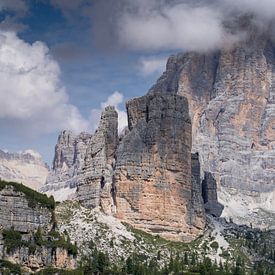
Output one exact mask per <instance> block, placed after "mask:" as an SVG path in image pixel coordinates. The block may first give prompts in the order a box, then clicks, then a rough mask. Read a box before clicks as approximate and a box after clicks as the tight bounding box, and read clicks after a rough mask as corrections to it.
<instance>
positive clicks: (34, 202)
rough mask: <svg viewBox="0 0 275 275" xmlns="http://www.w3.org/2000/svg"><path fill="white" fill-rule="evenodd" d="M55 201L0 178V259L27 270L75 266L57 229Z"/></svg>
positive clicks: (30, 271)
mask: <svg viewBox="0 0 275 275" xmlns="http://www.w3.org/2000/svg"><path fill="white" fill-rule="evenodd" d="M54 205H55V204H54V200H53V199H52V198H47V197H46V196H45V195H44V196H43V195H42V194H39V193H37V192H34V191H33V190H31V189H29V188H26V187H24V186H23V185H21V184H17V183H12V182H3V181H0V260H6V261H10V262H12V263H16V264H19V265H21V266H24V268H25V269H27V270H28V271H29V272H28V274H30V273H33V272H32V271H37V270H39V269H41V268H44V267H56V268H65V269H74V268H76V257H75V255H73V254H72V253H71V251H69V250H68V248H66V246H64V240H65V237H64V236H62V237H61V235H60V234H59V233H58V232H57V231H56V230H57V227H56V224H55V218H54V217H55V216H54ZM38 232H40V233H38ZM10 238H13V240H12V242H11V240H10ZM62 241H63V243H62ZM67 242H68V239H67ZM59 246H60V247H59Z"/></svg>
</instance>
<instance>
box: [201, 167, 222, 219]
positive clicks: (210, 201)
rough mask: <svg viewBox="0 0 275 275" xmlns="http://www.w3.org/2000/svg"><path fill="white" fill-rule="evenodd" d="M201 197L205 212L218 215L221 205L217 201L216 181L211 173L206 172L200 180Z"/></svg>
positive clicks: (220, 211)
mask: <svg viewBox="0 0 275 275" xmlns="http://www.w3.org/2000/svg"><path fill="white" fill-rule="evenodd" d="M202 198H203V201H204V207H205V210H206V213H209V214H211V215H213V216H215V217H220V216H221V214H222V211H223V205H222V204H220V203H219V202H218V196H217V183H216V180H215V179H214V177H213V176H212V174H211V173H209V172H206V173H205V175H204V179H203V181H202Z"/></svg>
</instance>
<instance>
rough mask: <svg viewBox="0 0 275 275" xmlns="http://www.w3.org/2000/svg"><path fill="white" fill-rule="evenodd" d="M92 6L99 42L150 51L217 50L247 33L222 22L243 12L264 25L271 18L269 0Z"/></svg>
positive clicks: (274, 9)
mask: <svg viewBox="0 0 275 275" xmlns="http://www.w3.org/2000/svg"><path fill="white" fill-rule="evenodd" d="M93 10H94V14H93V17H92V18H91V19H92V21H93V26H95V27H94V28H93V31H94V36H95V37H96V38H97V39H98V40H99V44H102V47H103V46H104V45H105V46H107V47H108V45H111V47H114V45H119V46H121V47H122V48H127V49H130V50H137V51H140V50H141V51H150V52H151V51H156V50H157V51H159V50H161V51H162V50H163V51H166V50H189V51H199V52H208V51H211V50H217V49H220V48H224V47H229V46H231V45H233V44H234V43H236V42H238V41H240V40H243V39H245V38H246V34H247V33H246V32H245V31H244V30H241V29H240V28H236V29H234V30H232V29H231V30H229V29H228V28H227V27H226V26H225V23H227V26H228V23H229V22H231V23H232V22H233V21H234V20H236V19H237V18H238V17H239V16H244V15H251V16H252V17H253V20H252V21H253V23H255V24H256V25H257V26H258V27H263V28H267V27H268V26H270V23H271V22H273V23H274V21H275V20H274V19H275V1H274V0H263V1H258V0H135V1H130V0H105V1H96V2H95V3H94V6H93ZM106 18H108V20H106ZM247 31H249V29H248V30H247ZM106 33H107V34H108V35H107V39H106V38H105V37H102V34H106Z"/></svg>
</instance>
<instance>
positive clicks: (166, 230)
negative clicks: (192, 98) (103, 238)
mask: <svg viewBox="0 0 275 275" xmlns="http://www.w3.org/2000/svg"><path fill="white" fill-rule="evenodd" d="M127 112H128V119H129V121H128V123H129V132H128V133H127V134H126V135H125V136H124V138H123V139H122V141H121V143H120V145H119V147H118V150H117V153H116V166H115V188H116V207H117V212H116V217H118V218H119V219H121V220H123V221H126V222H128V223H130V224H132V225H133V226H134V227H136V228H140V229H143V230H145V231H147V232H150V233H155V234H159V235H160V236H162V237H164V238H168V239H174V240H190V239H193V238H194V237H195V236H197V235H198V233H199V232H201V230H202V229H203V228H204V225H205V218H204V212H203V211H201V213H200V211H197V209H194V204H193V198H192V195H194V196H198V197H199V196H200V192H199V193H195V192H194V194H193V193H192V190H193V187H192V182H191V145H192V133H191V121H190V117H189V113H188V102H187V100H186V98H184V97H181V96H178V95H171V94H153V95H148V96H144V97H141V98H137V99H133V100H130V101H129V102H128V103H127ZM195 183H196V182H195ZM195 200H196V199H194V201H195ZM197 201H198V202H199V201H200V200H199V199H197ZM198 207H199V210H201V205H198ZM196 211H197V212H196ZM195 213H196V214H195ZM194 215H195V216H194Z"/></svg>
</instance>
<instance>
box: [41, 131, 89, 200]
mask: <svg viewBox="0 0 275 275" xmlns="http://www.w3.org/2000/svg"><path fill="white" fill-rule="evenodd" d="M91 136H92V135H90V134H88V133H84V132H83V133H80V134H79V135H75V134H73V133H72V132H71V131H62V132H61V133H60V135H59V137H58V141H57V145H56V147H55V155H54V160H53V168H52V170H51V172H50V173H49V175H48V177H47V181H46V184H45V185H44V186H42V187H41V188H40V191H41V192H43V193H46V194H48V195H53V196H54V197H55V199H56V200H58V201H63V200H66V199H70V198H73V197H74V195H75V192H76V186H77V183H78V182H79V181H80V178H79V173H80V171H81V170H82V169H83V166H84V158H85V155H86V150H87V146H88V143H89V141H90V139H91Z"/></svg>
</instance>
